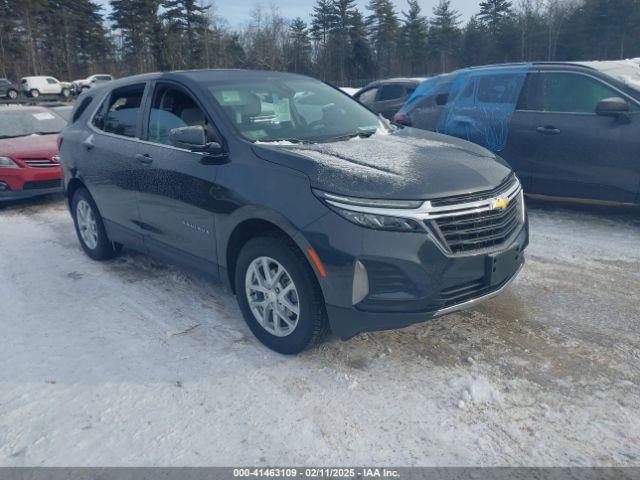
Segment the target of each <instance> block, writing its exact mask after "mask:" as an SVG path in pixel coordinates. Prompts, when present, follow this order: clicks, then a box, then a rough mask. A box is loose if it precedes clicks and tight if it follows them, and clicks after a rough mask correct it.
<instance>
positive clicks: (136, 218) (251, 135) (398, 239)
mask: <svg viewBox="0 0 640 480" xmlns="http://www.w3.org/2000/svg"><path fill="white" fill-rule="evenodd" d="M60 142H61V158H62V166H63V175H64V187H65V193H66V196H67V199H68V204H69V209H70V211H71V215H72V217H73V220H74V223H75V229H76V232H77V234H78V238H79V241H80V244H81V246H82V248H83V249H84V251H85V252H86V254H87V255H88V256H89V257H91V258H93V259H95V260H106V259H109V258H112V257H113V256H114V255H116V254H118V253H119V251H120V250H121V248H122V246H123V245H126V246H127V247H129V248H132V249H135V250H138V251H141V252H145V253H148V254H150V255H153V256H156V257H158V258H159V259H161V260H163V261H166V262H171V263H174V264H178V265H180V266H182V267H184V268H188V269H190V270H195V271H197V272H200V273H202V274H204V275H206V276H208V277H210V278H212V279H216V280H220V281H222V282H223V283H224V284H226V285H227V286H228V287H229V288H230V289H231V291H232V292H234V293H235V295H236V296H237V299H238V303H239V304H240V309H241V311H242V313H243V316H244V318H245V321H246V322H247V324H248V326H249V328H250V329H251V330H252V332H253V333H254V334H255V335H256V337H258V339H259V340H260V341H262V342H263V343H264V344H265V345H267V346H268V347H270V348H272V349H273V350H276V351H278V352H281V353H297V352H300V351H302V350H303V349H305V348H306V347H308V346H309V345H311V344H313V343H315V342H317V341H318V340H319V339H321V338H322V337H323V335H324V334H325V333H326V332H328V331H329V329H331V330H332V331H333V332H334V333H335V334H336V335H337V336H339V337H341V338H343V339H346V338H350V337H352V336H354V335H356V334H357V333H359V332H364V331H372V330H383V329H391V328H400V327H405V326H408V325H410V324H413V323H417V322H422V321H424V320H426V319H429V318H434V317H437V316H440V315H443V314H446V313H449V312H453V311H456V310H460V309H462V308H467V307H469V306H472V305H474V304H476V303H477V302H478V301H481V300H484V299H487V298H490V297H492V296H494V295H496V294H498V293H499V292H500V291H502V290H503V289H504V288H505V287H506V286H507V285H508V284H509V283H510V282H511V280H512V279H513V278H514V277H515V275H516V274H517V273H518V271H519V270H520V268H521V266H522V265H523V263H524V258H523V251H524V249H525V247H526V245H527V243H528V223H527V217H526V214H525V208H524V203H523V196H522V189H521V186H520V183H519V181H518V179H517V178H516V176H515V175H514V174H513V172H512V171H511V169H510V168H509V166H508V165H507V164H506V163H505V162H504V161H503V160H502V159H501V158H500V157H498V156H496V155H495V154H493V153H491V152H489V151H488V150H486V149H484V148H482V147H479V146H477V145H474V144H472V143H469V142H466V141H463V140H459V139H456V138H453V137H449V136H445V135H440V134H436V133H431V132H426V131H421V130H416V129H412V128H404V129H396V128H395V127H393V126H391V125H389V124H388V122H386V121H385V120H384V119H381V118H379V117H378V116H376V115H375V114H374V113H372V112H371V111H370V110H368V109H367V108H366V107H364V106H362V105H361V104H359V103H358V102H357V101H355V100H353V99H352V98H350V97H349V96H348V95H346V94H344V93H342V92H341V91H339V90H337V89H335V88H333V87H331V86H328V85H326V84H324V83H322V82H320V81H317V80H313V79H311V78H308V77H304V76H300V75H294V74H287V73H275V72H259V71H241V70H200V71H182V72H172V73H153V74H145V75H140V76H134V77H129V78H124V79H120V80H116V81H113V82H109V83H107V84H104V85H99V86H96V87H95V88H93V89H91V90H89V91H87V92H85V93H83V94H82V95H81V96H80V97H79V99H78V101H77V102H76V106H75V108H74V111H73V113H72V116H71V120H70V123H69V125H68V126H67V128H66V129H65V130H64V132H63V134H62V138H61V140H60Z"/></svg>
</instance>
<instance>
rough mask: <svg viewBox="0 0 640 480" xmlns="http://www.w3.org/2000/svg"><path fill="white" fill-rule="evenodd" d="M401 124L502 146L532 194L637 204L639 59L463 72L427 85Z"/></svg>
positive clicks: (639, 175)
mask: <svg viewBox="0 0 640 480" xmlns="http://www.w3.org/2000/svg"><path fill="white" fill-rule="evenodd" d="M395 121H396V122H397V123H399V124H403V125H410V126H412V127H416V128H421V129H425V130H431V131H437V132H441V133H446V134H450V135H455V136H457V137H460V138H463V139H466V140H470V141H473V142H475V143H477V144H479V145H482V146H484V147H487V148H489V149H491V150H493V151H494V152H497V153H499V154H500V155H501V156H502V157H503V158H504V159H505V160H507V162H509V164H510V165H511V166H512V167H513V169H514V170H515V171H516V173H517V174H518V177H519V178H520V181H521V182H522V184H523V187H524V189H525V192H526V193H527V194H529V195H531V196H535V197H540V198H550V197H551V198H555V199H562V200H569V201H574V202H576V201H577V202H594V201H595V202H598V203H612V202H613V203H616V204H618V203H623V204H639V203H640V192H639V187H638V186H639V185H640V162H638V148H639V147H640V140H639V139H640V66H639V65H638V64H637V63H635V62H633V61H611V62H580V63H565V62H556V63H533V64H510V65H493V66H487V67H478V68H471V69H465V70H460V71H457V72H454V73H452V74H448V75H442V76H440V77H436V78H434V79H431V80H427V81H425V82H423V83H422V84H421V85H420V86H419V87H418V88H417V89H416V91H415V93H414V94H413V96H412V97H411V98H410V99H409V100H408V102H407V103H406V105H405V106H404V107H403V108H402V109H401V110H400V112H399V113H398V114H397V115H396V117H395Z"/></svg>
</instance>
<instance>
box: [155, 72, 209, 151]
mask: <svg viewBox="0 0 640 480" xmlns="http://www.w3.org/2000/svg"><path fill="white" fill-rule="evenodd" d="M198 125H201V126H203V127H205V129H206V128H207V127H208V121H207V117H206V116H205V114H204V112H203V111H202V110H201V109H200V107H199V106H198V104H197V103H196V102H195V101H194V100H193V98H191V96H190V95H189V94H187V93H185V92H184V91H183V90H181V89H179V88H177V87H175V86H173V85H169V84H162V83H160V84H158V85H157V86H156V89H155V92H154V94H153V101H152V103H151V111H150V113H149V141H151V142H155V143H161V144H164V145H170V144H171V142H170V141H169V133H170V132H171V130H173V129H174V128H180V127H193V126H198Z"/></svg>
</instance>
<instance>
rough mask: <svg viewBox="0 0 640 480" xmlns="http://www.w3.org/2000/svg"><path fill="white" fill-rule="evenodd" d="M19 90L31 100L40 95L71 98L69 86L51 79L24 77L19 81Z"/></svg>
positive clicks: (66, 83)
mask: <svg viewBox="0 0 640 480" xmlns="http://www.w3.org/2000/svg"><path fill="white" fill-rule="evenodd" d="M20 88H21V89H22V91H23V92H24V93H25V94H26V95H27V96H29V97H32V98H38V97H39V96H40V95H57V96H60V97H62V98H68V97H69V96H71V84H70V83H68V82H60V81H58V80H57V79H55V78H53V77H24V78H22V79H20Z"/></svg>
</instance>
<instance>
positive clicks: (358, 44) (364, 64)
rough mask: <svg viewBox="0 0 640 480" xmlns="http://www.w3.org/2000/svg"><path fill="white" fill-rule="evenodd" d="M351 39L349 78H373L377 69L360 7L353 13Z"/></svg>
mask: <svg viewBox="0 0 640 480" xmlns="http://www.w3.org/2000/svg"><path fill="white" fill-rule="evenodd" d="M349 39H350V41H351V58H350V61H349V78H350V79H363V78H371V76H372V75H373V74H374V71H375V68H374V61H373V55H372V52H371V47H370V45H369V40H368V39H367V27H366V25H365V21H364V17H363V16H362V13H361V12H360V11H359V10H358V9H355V10H354V11H353V12H352V13H351V20H350V27H349Z"/></svg>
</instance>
